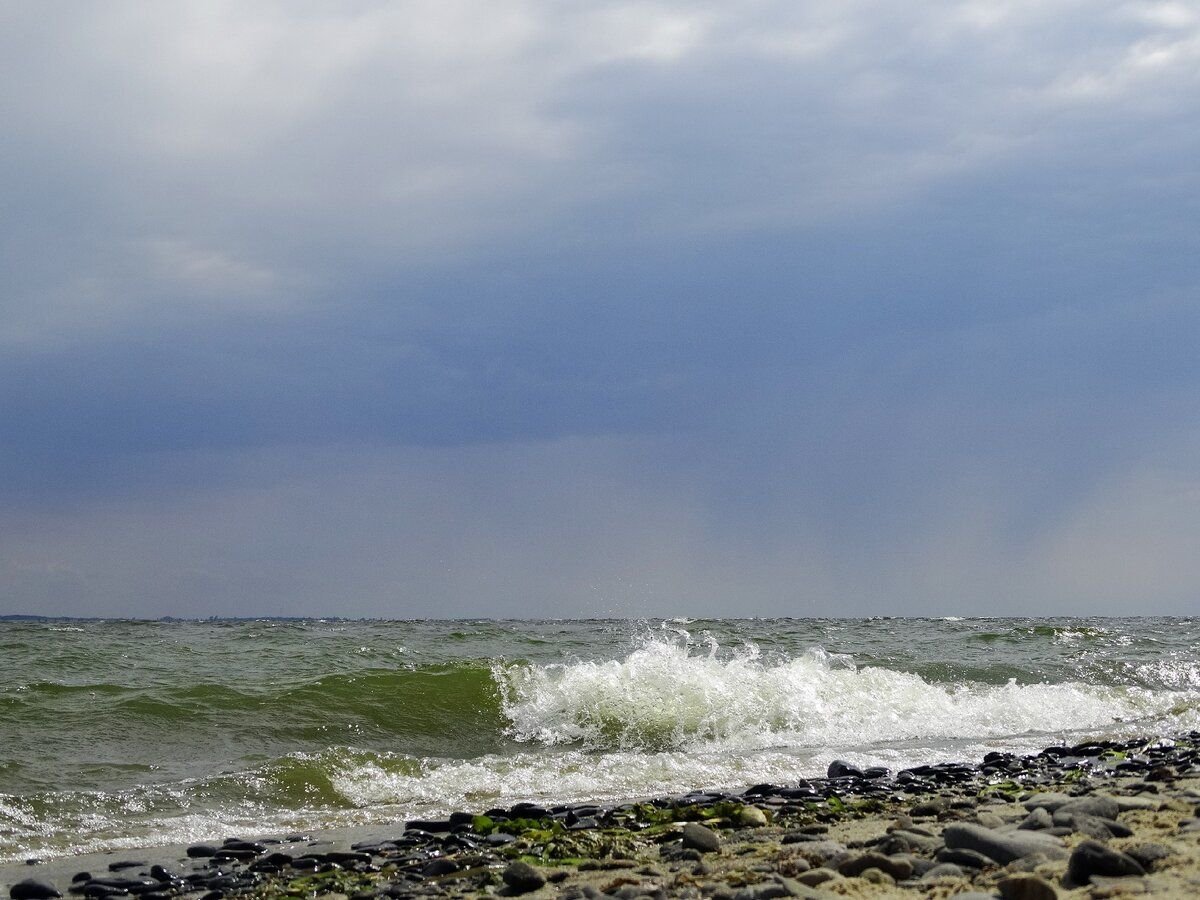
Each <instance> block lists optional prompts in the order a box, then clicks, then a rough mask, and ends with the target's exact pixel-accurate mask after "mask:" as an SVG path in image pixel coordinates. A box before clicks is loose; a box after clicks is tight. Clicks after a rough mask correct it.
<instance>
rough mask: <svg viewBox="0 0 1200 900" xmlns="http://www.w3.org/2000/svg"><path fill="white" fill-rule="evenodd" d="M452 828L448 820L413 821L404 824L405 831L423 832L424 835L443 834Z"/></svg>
mask: <svg viewBox="0 0 1200 900" xmlns="http://www.w3.org/2000/svg"><path fill="white" fill-rule="evenodd" d="M453 827H454V826H453V825H451V824H450V821H449V820H448V819H413V820H411V821H409V822H405V823H404V830H405V831H423V832H425V833H426V834H443V833H445V832H447V831H449V830H450V829H452V828H453Z"/></svg>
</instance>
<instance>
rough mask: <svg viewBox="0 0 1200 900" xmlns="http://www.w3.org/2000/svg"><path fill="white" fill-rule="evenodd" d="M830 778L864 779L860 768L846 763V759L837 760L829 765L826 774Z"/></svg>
mask: <svg viewBox="0 0 1200 900" xmlns="http://www.w3.org/2000/svg"><path fill="white" fill-rule="evenodd" d="M826 775H827V776H828V777H829V778H863V777H865V776H864V775H863V770H862V769H860V768H859V767H858V766H855V765H852V764H851V763H848V762H846V761H845V760H844V759H835V760H834V761H833V762H831V763H830V764H829V769H828V771H827V772H826Z"/></svg>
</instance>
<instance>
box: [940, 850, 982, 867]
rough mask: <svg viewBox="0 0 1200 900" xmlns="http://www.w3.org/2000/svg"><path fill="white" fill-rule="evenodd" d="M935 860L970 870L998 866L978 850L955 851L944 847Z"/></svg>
mask: <svg viewBox="0 0 1200 900" xmlns="http://www.w3.org/2000/svg"><path fill="white" fill-rule="evenodd" d="M935 859H937V861H938V862H940V863H952V864H954V865H956V866H966V867H967V868H968V869H986V868H988V867H989V866H994V865H995V864H996V861H995V860H994V859H992V858H991V857H990V856H985V855H984V854H982V853H980V852H979V851H978V850H968V849H966V848H965V847H958V848H955V849H953V850H951V849H950V848H949V847H943V848H942V849H941V850H939V851H938V852H937V855H936V857H935Z"/></svg>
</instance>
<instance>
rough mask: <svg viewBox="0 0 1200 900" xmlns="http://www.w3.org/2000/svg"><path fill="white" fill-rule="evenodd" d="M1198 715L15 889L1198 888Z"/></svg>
mask: <svg viewBox="0 0 1200 900" xmlns="http://www.w3.org/2000/svg"><path fill="white" fill-rule="evenodd" d="M1198 814H1200V732H1189V733H1186V734H1182V735H1174V736H1171V737H1143V738H1138V739H1128V738H1124V739H1120V740H1093V741H1088V742H1086V743H1083V744H1078V745H1074V746H1055V747H1047V748H1045V749H1043V750H1042V751H1041V752H1039V753H1036V754H1027V755H1017V754H1012V753H1004V752H993V753H989V754H988V755H987V756H985V757H984V758H983V759H981V760H976V761H972V762H962V763H955V762H942V763H935V764H930V765H924V766H915V767H910V768H907V769H904V770H901V771H897V772H892V771H888V770H886V769H884V768H882V767H871V768H858V767H856V766H855V765H854V763H853V761H847V760H836V761H834V762H833V763H832V764H831V765H830V766H829V771H828V776H827V777H825V778H814V779H804V780H800V781H796V782H791V783H787V784H757V785H751V786H748V787H746V788H745V789H744V790H741V791H737V792H729V791H720V792H718V791H714V792H696V793H691V794H687V795H682V796H675V797H669V798H653V799H642V800H638V801H632V802H627V803H620V804H587V803H582V804H581V803H573V804H569V805H547V804H545V803H534V802H523V803H517V804H514V805H511V806H507V807H504V808H493V809H488V810H460V811H456V812H454V813H452V814H451V815H449V816H447V817H445V818H442V819H437V820H410V821H408V822H403V823H401V822H397V823H395V824H394V825H392V826H391V827H385V826H376V827H375V828H374V830H373V833H366V832H364V831H362V830H360V831H359V832H357V833H344V834H334V833H331V834H287V835H214V836H213V840H212V841H210V842H202V843H193V844H190V845H188V846H177V847H154V848H151V849H147V850H146V851H145V852H137V851H115V852H111V853H92V854H89V855H86V856H80V857H77V858H72V857H63V858H58V859H53V860H47V861H38V860H28V861H26V862H25V863H23V864H10V865H8V866H6V867H5V868H4V869H3V870H2V871H0V876H2V880H3V883H4V887H5V891H6V893H7V895H8V896H9V897H11V898H12V900H51V898H56V897H60V896H65V897H70V896H76V897H81V898H88V900H104V898H111V897H130V896H131V897H140V898H142V900H168V898H187V900H223V898H226V897H244V898H247V900H256V898H261V900H268V898H284V897H287V898H296V900H302V898H315V897H329V898H331V900H370V898H393V900H400V898H405V897H412V898H419V897H439V898H440V897H470V896H480V895H496V896H526V897H529V898H533V900H537V898H551V897H554V898H564V900H569V898H588V900H600V898H605V897H615V898H620V900H635V898H639V897H650V898H664V897H686V898H714V900H769V898H775V897H801V898H810V900H821V898H836V897H857V898H868V897H880V898H901V897H903V898H948V897H958V898H962V900H982V898H1004V900H1051V898H1055V897H1089V898H1090V897H1095V898H1102V897H1118V896H1127V895H1130V896H1132V895H1140V894H1149V895H1154V896H1157V897H1164V898H1166V897H1178V898H1188V897H1196V896H1200V818H1198Z"/></svg>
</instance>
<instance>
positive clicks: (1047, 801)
mask: <svg viewBox="0 0 1200 900" xmlns="http://www.w3.org/2000/svg"><path fill="white" fill-rule="evenodd" d="M1073 799H1074V798H1073V797H1071V796H1070V795H1069V794H1061V793H1059V792H1058V791H1045V792H1041V793H1037V794H1034V795H1032V796H1031V797H1027V798H1026V799H1025V800H1024V801H1023V802H1022V803H1021V805H1022V806H1024V807H1025V808H1026V809H1028V810H1030V811H1031V812H1032V811H1033V810H1035V809H1044V810H1046V811H1047V812H1054V811H1055V810H1056V809H1058V808H1059V807H1061V806H1064V805H1065V804H1067V803H1070V802H1071V800H1073Z"/></svg>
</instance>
